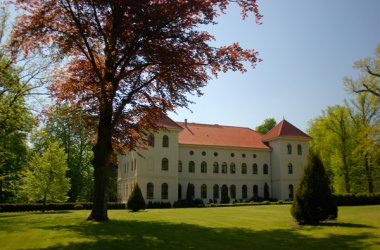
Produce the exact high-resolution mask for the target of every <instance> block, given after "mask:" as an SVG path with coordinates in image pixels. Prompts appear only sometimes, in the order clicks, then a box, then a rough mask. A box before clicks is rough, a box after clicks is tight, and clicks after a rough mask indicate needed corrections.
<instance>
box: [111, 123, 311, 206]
mask: <svg viewBox="0 0 380 250" xmlns="http://www.w3.org/2000/svg"><path fill="white" fill-rule="evenodd" d="M178 133H179V130H178V129H172V130H168V131H162V132H159V133H156V134H155V140H154V147H147V148H145V149H141V150H139V151H137V152H135V151H132V152H128V153H127V154H126V155H123V156H119V169H118V195H119V201H121V202H127V200H128V197H129V195H130V193H131V191H132V189H133V186H134V184H135V183H138V184H139V186H140V189H141V191H142V194H143V196H144V199H145V201H146V202H149V201H163V202H167V201H169V202H171V203H172V204H173V203H174V202H175V201H177V200H178V198H182V199H185V198H186V191H187V186H188V184H189V183H190V184H193V185H194V198H195V199H201V198H203V201H204V202H209V201H210V200H213V199H214V192H213V191H214V185H218V186H219V195H218V198H217V199H216V200H217V202H220V200H221V197H222V194H221V192H222V191H221V189H222V186H223V185H226V186H227V189H228V196H229V197H230V198H231V186H232V185H234V186H235V189H236V197H235V199H233V198H232V199H231V201H233V200H249V199H251V198H252V197H253V196H254V193H253V190H254V185H257V188H258V196H260V197H264V185H265V183H266V184H267V185H268V187H269V194H270V197H272V198H276V199H284V200H286V199H289V185H293V192H295V188H296V185H297V181H298V179H299V177H300V175H301V173H302V170H303V166H304V164H305V163H306V155H307V154H308V150H309V149H308V140H307V139H292V138H277V139H275V140H272V141H270V142H269V146H270V148H271V149H253V148H233V147H218V146H201V145H182V144H179V143H178ZM165 135H166V136H168V138H169V147H163V145H162V140H163V137H164V136H165ZM288 144H290V145H291V146H292V154H288V152H287V145H288ZM298 145H300V146H301V148H302V154H301V155H299V154H298V152H297V146H298ZM164 158H166V159H167V160H168V169H167V170H163V169H162V160H163V159H164ZM179 161H180V162H181V163H182V169H179ZM191 161H192V162H194V172H190V171H189V162H191ZM202 162H205V163H206V165H207V168H206V169H207V170H206V172H202V171H201V165H202ZM214 162H217V163H218V166H219V171H218V173H214V171H213V168H214ZM223 163H226V164H227V173H222V165H223ZM289 163H291V164H292V166H293V167H292V170H293V172H292V173H291V174H289V173H288V164H289ZM231 164H235V173H231ZM243 164H246V167H247V172H246V173H243V172H242V169H243ZM254 164H256V165H257V173H254V172H253V165H254ZM265 164H266V165H267V166H268V173H267V174H264V171H263V168H264V165H265ZM148 183H152V184H153V187H154V193H153V197H152V198H149V199H148V197H147V185H148ZM163 183H166V184H167V185H168V196H167V199H166V197H164V199H163V197H162V184H163ZM179 185H180V186H181V194H180V196H179V194H178V187H179ZM202 185H206V187H207V194H206V197H202V196H201V187H202ZM244 185H245V186H246V188H247V196H246V198H245V197H243V186H244Z"/></svg>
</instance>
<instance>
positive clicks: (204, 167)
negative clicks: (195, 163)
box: [201, 161, 207, 173]
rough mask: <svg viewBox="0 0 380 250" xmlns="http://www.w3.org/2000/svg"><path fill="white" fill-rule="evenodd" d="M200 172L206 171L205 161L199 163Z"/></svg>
mask: <svg viewBox="0 0 380 250" xmlns="http://www.w3.org/2000/svg"><path fill="white" fill-rule="evenodd" d="M201 173H207V163H206V162H205V161H202V163H201Z"/></svg>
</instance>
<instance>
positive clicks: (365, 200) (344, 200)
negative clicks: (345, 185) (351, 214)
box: [334, 193, 380, 206]
mask: <svg viewBox="0 0 380 250" xmlns="http://www.w3.org/2000/svg"><path fill="white" fill-rule="evenodd" d="M334 197H335V200H336V202H337V204H338V206H361V205H379V204H380V193H371V194H369V193H358V194H335V195H334Z"/></svg>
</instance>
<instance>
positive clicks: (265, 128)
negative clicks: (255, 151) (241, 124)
mask: <svg viewBox="0 0 380 250" xmlns="http://www.w3.org/2000/svg"><path fill="white" fill-rule="evenodd" d="M276 124H277V122H276V120H275V119H274V118H268V119H265V120H264V122H263V124H261V125H259V126H257V127H256V128H255V130H256V131H257V132H259V133H262V134H266V133H268V132H269V131H270V130H271V129H272V128H274V127H275V126H276Z"/></svg>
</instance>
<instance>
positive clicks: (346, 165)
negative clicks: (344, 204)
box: [343, 153, 351, 193]
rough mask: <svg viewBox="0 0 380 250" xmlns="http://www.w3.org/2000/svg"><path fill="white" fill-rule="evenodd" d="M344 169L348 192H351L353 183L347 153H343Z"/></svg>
mask: <svg viewBox="0 0 380 250" xmlns="http://www.w3.org/2000/svg"><path fill="white" fill-rule="evenodd" d="M343 169H344V184H345V188H346V193H350V192H351V185H350V171H349V168H348V163H347V158H346V154H345V153H343Z"/></svg>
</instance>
